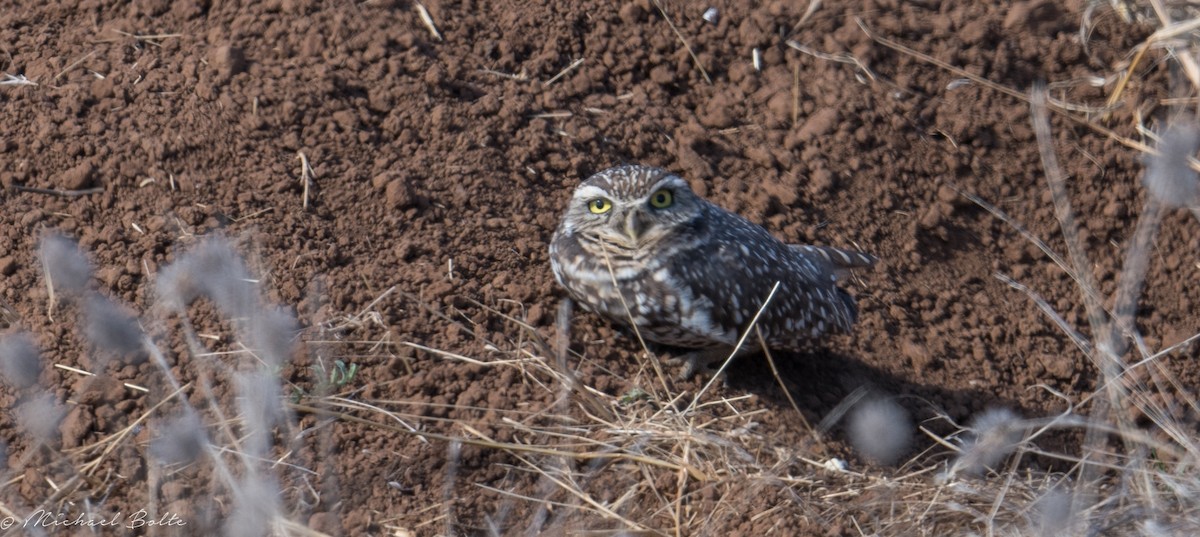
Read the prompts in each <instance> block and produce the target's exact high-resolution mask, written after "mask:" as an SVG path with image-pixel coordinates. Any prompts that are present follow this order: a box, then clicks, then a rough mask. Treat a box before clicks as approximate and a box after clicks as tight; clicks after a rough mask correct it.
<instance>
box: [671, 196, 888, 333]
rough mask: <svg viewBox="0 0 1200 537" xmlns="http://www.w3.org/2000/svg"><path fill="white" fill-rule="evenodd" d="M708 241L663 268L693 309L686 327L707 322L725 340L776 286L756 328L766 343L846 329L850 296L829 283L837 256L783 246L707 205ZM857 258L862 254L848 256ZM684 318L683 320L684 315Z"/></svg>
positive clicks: (853, 311) (851, 313)
mask: <svg viewBox="0 0 1200 537" xmlns="http://www.w3.org/2000/svg"><path fill="white" fill-rule="evenodd" d="M704 224H705V227H706V228H707V229H708V230H709V237H710V240H707V241H704V242H702V243H699V244H697V245H696V246H695V247H693V248H690V249H687V250H682V251H678V252H674V255H672V258H671V260H670V263H669V266H670V267H671V268H672V272H673V273H674V276H675V277H674V280H675V282H674V283H675V285H677V286H679V287H681V288H684V289H685V292H686V294H687V295H690V296H692V297H694V300H693V302H694V303H696V304H698V305H699V306H698V307H696V308H694V311H693V312H692V313H691V317H692V318H691V319H690V322H684V323H683V324H685V325H690V326H692V327H698V328H700V327H706V326H707V327H710V330H711V333H712V334H713V335H714V336H713V338H712V339H714V340H715V341H719V342H721V343H724V344H729V345H732V344H734V343H736V341H737V338H738V337H739V336H740V334H741V333H742V331H744V330H745V329H746V328H747V326H748V325H749V322H750V320H751V319H753V318H754V316H755V314H756V313H757V312H758V311H759V309H760V308H762V307H763V304H764V303H765V302H766V300H767V297H768V296H769V295H770V293H771V289H772V288H773V287H774V286H775V283H776V282H778V283H779V290H778V291H777V292H776V294H775V296H774V297H773V298H771V301H770V303H769V304H767V307H766V308H765V309H763V312H762V315H761V316H760V317H759V320H758V324H757V326H758V327H759V328H760V329H761V331H762V332H763V335H764V336H765V337H766V339H767V343H768V345H770V346H774V347H779V348H797V347H799V346H800V345H801V344H802V343H803V342H804V341H806V340H811V339H813V338H816V337H818V336H820V335H821V334H823V333H826V332H828V331H830V330H840V331H847V330H849V329H850V327H851V326H852V325H853V324H854V322H855V320H856V318H857V307H856V306H855V303H854V299H853V298H851V297H850V295H848V294H847V293H845V292H844V291H842V290H841V289H839V288H838V287H837V286H836V281H837V276H836V269H837V268H838V266H839V265H840V263H838V262H835V261H831V260H830V258H827V257H826V255H825V254H830V255H832V257H833V258H837V259H838V260H839V261H840V260H841V256H837V255H836V254H835V253H834V252H833V251H825V250H822V249H819V248H818V249H815V250H812V251H810V250H805V249H797V248H793V247H790V246H788V245H785V244H784V243H782V242H780V241H779V240H778V239H775V238H774V237H773V236H771V235H770V234H769V233H767V231H766V230H764V229H763V228H761V227H759V226H756V225H754V224H752V223H750V222H749V221H746V220H744V219H742V218H741V217H739V216H737V215H734V214H732V213H727V212H724V211H722V210H720V209H719V208H715V207H714V212H711V213H710V214H709V215H708V218H706V222H705V223H704ZM848 257H849V258H850V259H851V261H852V262H853V261H860V262H865V261H866V257H856V256H848ZM685 321H689V320H688V319H685Z"/></svg>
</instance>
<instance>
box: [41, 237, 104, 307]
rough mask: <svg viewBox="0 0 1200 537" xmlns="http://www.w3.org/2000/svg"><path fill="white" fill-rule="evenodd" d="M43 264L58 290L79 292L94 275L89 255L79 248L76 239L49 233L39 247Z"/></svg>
mask: <svg viewBox="0 0 1200 537" xmlns="http://www.w3.org/2000/svg"><path fill="white" fill-rule="evenodd" d="M38 251H39V254H40V257H41V258H42V266H43V267H45V269H46V275H47V277H49V278H50V282H51V284H52V285H53V286H54V289H55V290H56V291H60V292H63V293H79V292H82V291H83V290H84V289H86V288H87V284H88V280H90V279H91V277H92V266H91V263H89V262H88V260H87V256H85V255H83V252H82V251H80V250H79V244H78V243H76V242H75V241H74V240H72V239H69V238H67V237H64V236H62V235H59V234H57V233H49V234H47V235H45V236H44V237H42V241H41V244H40V245H39V247H38Z"/></svg>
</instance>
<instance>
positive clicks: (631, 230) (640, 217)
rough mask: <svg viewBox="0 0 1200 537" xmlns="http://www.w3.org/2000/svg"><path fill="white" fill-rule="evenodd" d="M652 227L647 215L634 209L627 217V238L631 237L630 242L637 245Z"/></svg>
mask: <svg viewBox="0 0 1200 537" xmlns="http://www.w3.org/2000/svg"><path fill="white" fill-rule="evenodd" d="M649 227H650V220H649V219H648V218H646V214H645V213H643V212H642V211H640V210H637V209H634V210H632V211H629V213H627V214H626V215H625V229H624V231H625V236H627V237H629V240H630V241H633V243H634V244H637V242H638V239H640V238H641V237H642V235H643V234H644V233H645V232H646V229H647V228H649Z"/></svg>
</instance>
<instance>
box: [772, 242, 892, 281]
mask: <svg viewBox="0 0 1200 537" xmlns="http://www.w3.org/2000/svg"><path fill="white" fill-rule="evenodd" d="M791 247H792V250H794V251H796V252H799V253H800V254H801V255H803V256H804V257H807V258H809V259H812V260H814V261H817V262H818V263H819V264H822V265H825V266H827V267H829V269H830V271H831V272H833V273H834V274H835V275H836V276H837V278H838V279H839V280H841V279H843V278H845V277H846V275H847V274H849V272H850V270H851V269H856V268H867V267H870V266H873V265H874V264H875V262H876V261H878V259H876V258H875V256H873V255H870V254H864V253H862V252H856V251H854V250H843V249H841V248H834V247H832V246H810V245H807V244H793V245H791Z"/></svg>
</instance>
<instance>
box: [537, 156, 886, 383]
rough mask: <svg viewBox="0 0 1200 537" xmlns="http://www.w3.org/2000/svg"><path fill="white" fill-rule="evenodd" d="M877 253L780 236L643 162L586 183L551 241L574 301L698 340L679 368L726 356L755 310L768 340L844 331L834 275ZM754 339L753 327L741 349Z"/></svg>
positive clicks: (794, 343) (670, 336) (777, 342)
mask: <svg viewBox="0 0 1200 537" xmlns="http://www.w3.org/2000/svg"><path fill="white" fill-rule="evenodd" d="M874 262H875V258H874V257H872V256H869V255H867V254H863V253H859V252H854V251H849V250H842V249H838V248H829V247H820V246H804V245H789V244H785V243H783V242H782V241H780V240H779V239H776V238H775V237H773V236H772V235H771V234H770V233H768V232H767V231H766V230H765V229H763V228H762V227H761V226H758V225H756V224H754V223H751V222H750V221H748V220H746V219H745V218H742V217H741V216H738V215H736V214H734V213H731V212H729V211H726V210H724V209H722V208H720V207H718V206H716V205H714V204H713V203H710V202H709V201H707V200H705V199H703V198H701V197H700V196H699V195H697V194H696V193H695V192H693V191H692V189H691V188H690V187H689V186H688V183H687V181H685V180H684V179H683V178H681V177H679V176H678V175H675V174H673V173H671V172H669V171H666V170H662V169H658V168H652V167H647V166H638V165H628V166H618V167H615V168H610V169H607V170H604V171H602V172H600V173H597V174H595V175H593V176H591V177H589V178H588V179H587V180H586V181H584V182H583V183H581V184H580V185H579V187H578V188H576V189H575V192H574V193H573V194H572V196H571V201H570V205H569V206H568V207H567V210H566V212H565V214H564V215H563V217H562V221H561V222H560V223H559V225H558V228H557V229H556V230H555V232H554V236H553V238H552V239H551V242H550V264H551V268H552V269H553V271H554V278H555V279H556V280H557V281H558V283H559V285H561V286H562V287H563V288H564V289H566V291H567V294H568V295H570V297H571V298H572V299H573V300H574V301H575V302H577V303H579V304H581V305H583V306H584V307H585V308H587V309H590V310H592V311H594V312H596V313H599V314H600V315H602V316H604V317H607V318H608V319H611V320H612V321H615V322H617V323H621V324H625V325H628V326H631V327H632V328H634V329H635V330H636V331H637V333H638V334H639V335H640V337H641V338H642V339H644V340H646V341H651V342H655V343H660V344H663V345H667V346H672V347H682V348H687V349H692V351H691V352H689V353H687V354H685V355H683V356H682V357H680V360H681V361H683V362H684V364H685V368H684V371H683V374H682V376H684V377H688V376H691V375H692V374H694V373H696V372H698V371H702V370H705V369H707V368H709V367H711V366H712V365H713V364H714V363H716V362H719V361H720V360H724V359H725V358H727V357H728V356H729V355H730V354H731V353H732V352H733V351H734V348H735V346H736V345H737V343H738V341H739V339H740V338H741V336H742V334H743V333H744V332H746V331H747V330H748V329H749V328H750V324H751V320H752V319H754V318H755V315H758V320H757V321H756V322H755V323H754V326H755V327H757V329H758V333H761V336H762V338H763V341H765V343H766V345H767V347H768V348H770V349H777V350H798V349H799V348H801V347H802V346H803V345H805V344H806V343H807V342H810V341H813V340H815V339H817V338H819V337H820V336H821V335H823V334H826V333H828V332H848V331H849V330H850V328H851V327H852V326H853V325H854V323H855V321H856V320H857V317H858V308H857V306H856V305H855V301H854V298H852V297H851V296H850V295H849V294H848V293H847V292H846V291H844V290H843V289H841V288H839V287H838V280H839V278H841V277H843V276H844V275H845V274H846V273H847V272H848V270H849V269H853V268H859V267H868V266H871V265H872V264H874ZM776 284H778V289H777V290H776V292H775V294H774V296H773V297H772V298H771V300H770V301H769V302H766V301H767V297H768V295H770V294H771V290H772V289H773V288H774V287H775V286H776ZM764 303H766V307H765V308H764V307H763V305H764ZM760 310H761V313H760ZM757 348H759V343H758V339H757V336H756V335H755V334H751V337H748V338H746V341H745V344H744V345H743V349H744V350H746V349H757Z"/></svg>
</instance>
